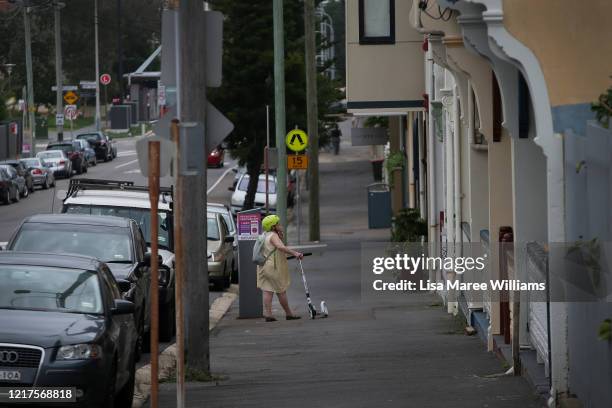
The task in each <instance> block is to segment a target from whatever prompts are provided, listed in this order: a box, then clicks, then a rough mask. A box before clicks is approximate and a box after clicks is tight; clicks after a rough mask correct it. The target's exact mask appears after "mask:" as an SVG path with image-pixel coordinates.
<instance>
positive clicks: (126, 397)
mask: <svg viewBox="0 0 612 408" xmlns="http://www.w3.org/2000/svg"><path fill="white" fill-rule="evenodd" d="M128 370H129V372H130V377H129V378H128V380H127V382H126V383H125V385H124V386H123V387H122V388H121V390H120V391H119V392H118V393H117V396H116V397H115V408H131V407H132V403H133V401H134V385H135V383H136V362H135V361H134V357H133V356H132V358H131V360H130V366H129V369H128Z"/></svg>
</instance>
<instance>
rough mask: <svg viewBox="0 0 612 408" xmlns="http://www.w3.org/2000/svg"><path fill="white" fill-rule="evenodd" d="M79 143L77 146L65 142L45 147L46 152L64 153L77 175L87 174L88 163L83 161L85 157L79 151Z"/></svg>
mask: <svg viewBox="0 0 612 408" xmlns="http://www.w3.org/2000/svg"><path fill="white" fill-rule="evenodd" d="M80 149H81V145H80V143H79V144H78V145H77V144H75V142H72V141H67V142H54V143H49V144H48V145H47V150H61V151H63V152H64V153H66V156H68V158H69V159H70V161H71V162H72V169H73V170H74V171H76V173H77V174H83V173H87V167H88V163H87V161H86V160H85V156H84V155H83V152H82V151H81V150H80Z"/></svg>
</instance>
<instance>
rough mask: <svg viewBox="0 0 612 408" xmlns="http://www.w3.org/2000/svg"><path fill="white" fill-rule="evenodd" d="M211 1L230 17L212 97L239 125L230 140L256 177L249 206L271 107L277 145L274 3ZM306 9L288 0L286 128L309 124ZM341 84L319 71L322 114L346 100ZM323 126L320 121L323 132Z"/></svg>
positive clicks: (247, 203)
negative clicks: (219, 78)
mask: <svg viewBox="0 0 612 408" xmlns="http://www.w3.org/2000/svg"><path fill="white" fill-rule="evenodd" d="M212 5H213V8H214V9H215V10H219V11H221V12H222V13H223V14H224V16H225V20H224V33H223V34H224V56H223V85H222V86H221V87H220V88H218V89H212V90H210V92H209V98H210V99H211V101H212V103H214V104H215V106H217V107H218V108H219V109H220V110H221V111H222V112H224V114H225V115H226V116H227V117H228V118H229V119H230V120H231V121H232V122H233V123H234V126H235V128H234V131H233V132H232V134H231V135H230V136H229V137H228V138H227V139H226V142H227V144H228V147H229V149H230V151H231V153H232V156H234V157H235V158H237V159H238V161H239V163H240V164H241V165H246V166H247V172H248V173H249V174H251V175H252V177H251V180H253V181H254V183H251V185H250V186H249V188H248V190H247V197H246V199H245V208H251V207H252V205H253V200H254V197H255V191H256V184H257V183H256V179H257V178H256V175H257V174H258V173H259V169H260V167H261V164H262V162H263V150H264V146H265V144H266V105H269V106H270V114H271V123H270V133H271V135H270V136H271V144H272V145H273V146H274V145H275V143H274V141H275V136H274V134H275V132H274V129H275V125H274V39H273V15H272V2H271V1H269V0H254V1H248V2H246V1H243V0H215V1H213V2H212ZM303 12H304V5H303V3H302V2H298V1H292V0H285V1H284V25H285V101H286V105H285V106H286V124H285V128H286V129H292V128H294V127H295V126H298V127H299V128H300V129H306V127H307V126H306V78H305V66H304V18H303ZM336 88H338V86H337V84H336V83H334V82H332V81H330V80H329V79H327V78H325V77H324V76H322V75H319V77H318V90H319V93H318V104H319V118H321V119H322V118H324V116H325V114H326V113H327V111H328V110H329V107H330V106H331V105H332V103H333V102H335V101H337V100H339V99H341V98H342V96H341V94H339V92H338V90H337V89H336ZM323 126H324V121H323V120H320V131H322V129H323ZM281 148H285V147H284V145H283V146H281Z"/></svg>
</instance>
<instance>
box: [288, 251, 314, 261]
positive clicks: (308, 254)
mask: <svg viewBox="0 0 612 408" xmlns="http://www.w3.org/2000/svg"><path fill="white" fill-rule="evenodd" d="M302 255H304V256H310V255H312V252H305V253H303V254H302ZM287 259H295V256H293V255H291V256H288V257H287Z"/></svg>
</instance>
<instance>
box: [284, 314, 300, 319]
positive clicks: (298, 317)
mask: <svg viewBox="0 0 612 408" xmlns="http://www.w3.org/2000/svg"><path fill="white" fill-rule="evenodd" d="M301 318H302V316H295V315H291V316H287V320H299V319H301Z"/></svg>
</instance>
